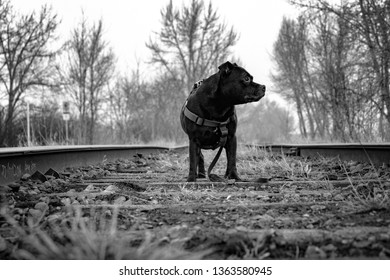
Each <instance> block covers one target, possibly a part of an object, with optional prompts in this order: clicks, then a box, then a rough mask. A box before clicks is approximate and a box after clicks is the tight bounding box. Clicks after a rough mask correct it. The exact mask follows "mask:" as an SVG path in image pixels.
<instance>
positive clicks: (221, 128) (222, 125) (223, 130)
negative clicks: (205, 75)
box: [184, 80, 231, 150]
mask: <svg viewBox="0 0 390 280" xmlns="http://www.w3.org/2000/svg"><path fill="white" fill-rule="evenodd" d="M202 82H203V80H201V81H199V82H197V83H195V84H194V86H193V88H192V90H191V93H190V95H191V94H193V93H194V91H196V90H197V89H198V88H199V87H200V85H201V84H202ZM187 103H188V100H186V103H185V104H184V116H186V118H188V119H189V120H191V121H192V122H194V123H196V124H197V125H199V126H207V127H214V128H215V130H214V131H213V132H214V133H215V134H218V135H220V137H219V141H218V142H217V143H216V144H215V145H213V146H209V147H206V148H207V149H213V150H215V149H216V148H218V147H224V146H225V144H226V140H227V136H228V129H227V125H228V123H229V122H230V119H231V117H229V118H228V119H227V120H226V121H224V122H218V121H214V120H208V119H205V118H201V117H199V116H198V115H197V114H195V113H193V112H191V111H190V110H189V109H188V108H187Z"/></svg>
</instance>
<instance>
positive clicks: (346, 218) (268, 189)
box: [0, 147, 390, 259]
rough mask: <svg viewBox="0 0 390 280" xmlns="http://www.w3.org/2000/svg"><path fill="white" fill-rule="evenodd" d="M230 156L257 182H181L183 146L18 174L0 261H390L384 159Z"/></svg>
mask: <svg viewBox="0 0 390 280" xmlns="http://www.w3.org/2000/svg"><path fill="white" fill-rule="evenodd" d="M214 154H215V152H212V151H207V152H206V154H205V161H206V165H207V164H209V163H210V162H211V160H212V158H213V156H214ZM237 165H238V171H239V173H240V175H241V177H242V178H243V179H245V180H252V181H255V180H256V179H257V178H263V179H262V181H263V183H258V182H235V181H226V182H222V183H212V182H209V181H208V180H206V179H202V180H198V182H197V183H187V182H186V175H187V172H188V155H187V151H182V152H167V153H162V154H156V155H141V154H139V155H137V156H135V157H133V158H131V159H129V160H121V161H117V162H114V163H111V162H102V163H101V164H99V165H97V166H88V167H82V168H69V169H67V170H66V171H65V172H63V173H60V174H59V177H58V176H57V174H55V173H53V176H46V177H47V178H41V180H43V181H41V180H39V179H35V180H34V179H33V178H30V177H29V176H27V175H26V176H23V178H22V179H21V180H20V181H19V182H16V183H12V184H10V185H8V186H4V187H2V188H1V190H2V192H1V201H0V203H1V217H0V234H1V237H0V258H1V259H389V258H390V198H389V190H390V168H389V166H387V165H383V166H371V165H370V164H367V163H359V162H341V161H339V160H338V159H336V158H331V159H328V158H319V159H305V158H300V157H295V156H285V155H281V154H271V153H269V152H266V151H264V150H261V149H255V148H247V147H240V148H239V155H238V159H237ZM225 166H226V159H225V157H224V156H223V157H221V159H220V161H219V162H218V164H217V166H216V167H215V169H214V172H213V173H216V174H219V175H222V174H224V171H225ZM46 179H47V181H45V180H46Z"/></svg>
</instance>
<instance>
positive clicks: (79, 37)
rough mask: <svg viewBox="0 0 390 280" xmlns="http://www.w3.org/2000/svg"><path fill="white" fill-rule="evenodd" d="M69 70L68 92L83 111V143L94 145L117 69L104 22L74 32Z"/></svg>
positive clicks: (69, 54)
mask: <svg viewBox="0 0 390 280" xmlns="http://www.w3.org/2000/svg"><path fill="white" fill-rule="evenodd" d="M67 50H68V53H67V55H68V69H67V70H66V71H65V72H64V73H63V77H64V80H65V81H66V82H65V83H66V86H65V88H66V90H67V91H68V92H69V93H70V94H71V96H72V98H73V99H74V102H75V103H76V106H77V109H78V111H79V114H80V115H79V143H88V144H93V143H94V132H95V126H96V122H97V120H98V110H99V108H100V106H101V104H102V101H103V99H104V98H105V97H104V96H103V94H104V93H105V91H104V89H105V86H107V85H108V83H109V81H110V79H111V77H112V75H113V72H114V68H115V56H114V53H113V51H112V50H111V48H109V46H108V43H107V42H106V41H104V39H103V21H102V20H99V21H98V22H97V24H94V25H93V26H92V27H89V26H88V25H87V22H86V19H85V18H84V15H83V18H82V21H81V23H80V24H79V26H78V27H77V28H75V29H74V30H73V31H72V35H71V39H70V40H69V42H68V44H67Z"/></svg>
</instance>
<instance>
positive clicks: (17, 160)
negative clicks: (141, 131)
mask: <svg viewBox="0 0 390 280" xmlns="http://www.w3.org/2000/svg"><path fill="white" fill-rule="evenodd" d="M168 150H169V148H167V147H160V146H145V145H92V146H45V147H23V148H1V149H0V185H1V184H8V183H11V182H14V181H16V180H18V179H19V178H20V177H22V176H23V175H24V174H30V175H31V174H33V173H34V172H36V171H39V172H41V173H45V172H47V170H49V169H53V170H56V171H62V170H63V169H64V168H66V167H75V166H88V165H94V164H98V163H101V162H103V161H105V160H108V161H114V160H117V159H128V158H131V157H133V156H134V155H136V154H145V153H148V154H151V153H157V152H163V151H168Z"/></svg>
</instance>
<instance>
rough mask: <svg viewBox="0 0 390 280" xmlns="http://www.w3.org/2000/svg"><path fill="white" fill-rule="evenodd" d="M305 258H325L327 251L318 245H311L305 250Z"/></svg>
mask: <svg viewBox="0 0 390 280" xmlns="http://www.w3.org/2000/svg"><path fill="white" fill-rule="evenodd" d="M305 259H309V260H323V259H326V253H325V251H324V250H322V249H321V248H318V247H317V246H313V245H309V246H308V247H307V249H306V252H305Z"/></svg>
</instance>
